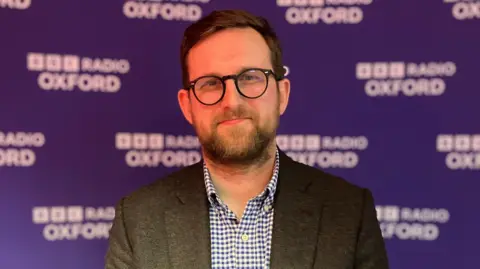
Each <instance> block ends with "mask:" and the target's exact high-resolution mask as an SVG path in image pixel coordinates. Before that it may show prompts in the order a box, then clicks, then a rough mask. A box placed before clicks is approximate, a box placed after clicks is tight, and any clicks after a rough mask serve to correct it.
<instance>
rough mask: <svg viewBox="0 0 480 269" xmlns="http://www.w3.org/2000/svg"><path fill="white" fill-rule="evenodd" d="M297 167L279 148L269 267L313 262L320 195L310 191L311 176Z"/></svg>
mask: <svg viewBox="0 0 480 269" xmlns="http://www.w3.org/2000/svg"><path fill="white" fill-rule="evenodd" d="M298 168H302V167H301V166H300V165H299V164H296V163H294V162H293V160H291V159H290V158H289V157H288V156H287V155H286V154H285V153H283V152H281V151H280V171H279V178H278V186H277V191H276V194H275V196H276V197H275V204H274V220H273V221H274V224H273V235H272V249H271V263H270V264H271V266H270V267H271V268H312V266H313V264H314V262H315V260H314V259H315V255H316V252H317V241H318V234H319V226H320V218H321V212H322V207H323V201H322V200H323V195H321V193H320V195H319V193H318V192H317V193H316V195H314V194H312V193H311V192H309V187H311V183H312V182H311V180H312V178H311V177H310V176H309V175H308V174H305V170H304V169H298ZM317 186H318V185H317Z"/></svg>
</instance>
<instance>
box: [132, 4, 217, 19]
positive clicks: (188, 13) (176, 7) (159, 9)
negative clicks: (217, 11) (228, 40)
mask: <svg viewBox="0 0 480 269" xmlns="http://www.w3.org/2000/svg"><path fill="white" fill-rule="evenodd" d="M208 3H210V0H127V1H125V2H124V3H123V14H124V15H125V16H126V17H127V18H129V19H145V20H156V19H161V20H164V21H188V22H194V21H197V20H199V19H200V18H201V17H202V16H203V8H202V7H203V6H204V5H205V4H208Z"/></svg>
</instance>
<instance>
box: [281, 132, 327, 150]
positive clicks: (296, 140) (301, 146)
mask: <svg viewBox="0 0 480 269" xmlns="http://www.w3.org/2000/svg"><path fill="white" fill-rule="evenodd" d="M275 140H276V142H277V144H278V147H279V148H280V149H281V150H294V151H303V150H307V151H318V150H320V149H321V144H320V136H319V135H277V137H276V139H275Z"/></svg>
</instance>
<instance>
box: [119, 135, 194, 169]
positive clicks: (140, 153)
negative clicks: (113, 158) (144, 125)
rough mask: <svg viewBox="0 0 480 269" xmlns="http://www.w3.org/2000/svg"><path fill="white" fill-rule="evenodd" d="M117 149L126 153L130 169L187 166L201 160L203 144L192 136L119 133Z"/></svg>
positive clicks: (126, 161) (126, 160)
mask: <svg viewBox="0 0 480 269" xmlns="http://www.w3.org/2000/svg"><path fill="white" fill-rule="evenodd" d="M115 147H116V148H117V149H118V150H121V151H125V163H126V164H127V165H128V166H129V167H159V166H163V167H184V166H188V165H191V164H194V163H196V162H198V161H200V159H201V155H200V142H199V140H198V138H197V137H196V136H192V135H170V134H163V133H126V132H120V133H117V134H116V135H115Z"/></svg>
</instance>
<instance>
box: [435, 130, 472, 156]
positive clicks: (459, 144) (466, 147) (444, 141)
mask: <svg viewBox="0 0 480 269" xmlns="http://www.w3.org/2000/svg"><path fill="white" fill-rule="evenodd" d="M437 151H438V152H452V151H457V152H465V151H480V135H468V134H456V135H445V134H442V135H438V136H437Z"/></svg>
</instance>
